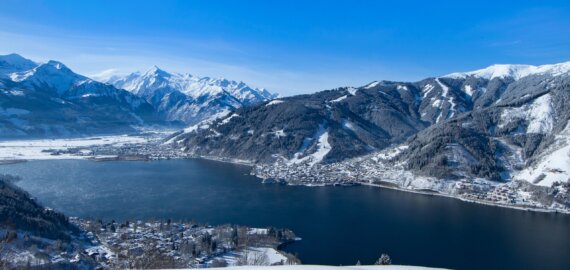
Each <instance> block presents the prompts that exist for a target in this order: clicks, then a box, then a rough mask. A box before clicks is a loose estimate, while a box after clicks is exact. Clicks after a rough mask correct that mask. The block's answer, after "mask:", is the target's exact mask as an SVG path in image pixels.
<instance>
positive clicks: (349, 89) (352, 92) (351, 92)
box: [346, 87, 358, 96]
mask: <svg viewBox="0 0 570 270" xmlns="http://www.w3.org/2000/svg"><path fill="white" fill-rule="evenodd" d="M346 91H348V93H350V94H351V95H353V96H354V95H356V91H358V89H356V88H354V87H348V88H346Z"/></svg>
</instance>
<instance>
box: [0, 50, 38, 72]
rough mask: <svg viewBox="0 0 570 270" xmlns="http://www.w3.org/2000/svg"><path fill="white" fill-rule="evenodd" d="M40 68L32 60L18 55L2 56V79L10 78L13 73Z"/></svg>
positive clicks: (0, 68) (0, 58)
mask: <svg viewBox="0 0 570 270" xmlns="http://www.w3.org/2000/svg"><path fill="white" fill-rule="evenodd" d="M36 66H38V64H37V63H35V62H33V61H32V60H29V59H26V58H24V57H22V56H20V55H18V54H15V53H13V54H8V55H0V78H2V77H8V76H10V74H11V73H14V72H21V71H25V70H30V69H33V68H34V67H36Z"/></svg>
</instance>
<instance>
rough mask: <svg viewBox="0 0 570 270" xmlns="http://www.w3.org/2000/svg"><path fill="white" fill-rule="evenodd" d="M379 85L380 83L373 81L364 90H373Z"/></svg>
mask: <svg viewBox="0 0 570 270" xmlns="http://www.w3.org/2000/svg"><path fill="white" fill-rule="evenodd" d="M379 83H380V82H377V81H374V82H371V83H370V84H368V85H367V86H365V87H364V88H366V89H370V88H373V87H375V86H377V85H378V84H379ZM353 95H354V94H353Z"/></svg>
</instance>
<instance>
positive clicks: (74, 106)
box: [0, 54, 160, 137]
mask: <svg viewBox="0 0 570 270" xmlns="http://www.w3.org/2000/svg"><path fill="white" fill-rule="evenodd" d="M159 120H160V119H158V117H157V115H156V113H155V112H154V110H153V108H152V106H151V105H150V104H149V103H147V102H146V101H145V100H144V99H142V98H140V97H138V96H136V95H134V94H132V93H130V92H128V91H125V90H120V89H117V88H115V87H113V86H111V85H108V84H104V83H100V82H97V81H94V80H91V79H89V78H87V77H85V76H83V75H80V74H77V73H75V72H73V71H72V70H71V69H69V68H68V67H66V66H65V65H64V64H63V63H60V62H57V61H48V62H47V63H40V64H37V63H34V62H33V61H31V60H28V59H25V58H23V57H21V56H19V55H16V54H10V55H5V56H0V137H21V136H34V137H45V136H49V137H59V136H78V135H94V134H100V133H111V132H117V131H121V132H123V131H128V130H132V129H133V127H132V126H133V125H144V124H151V123H158V122H159Z"/></svg>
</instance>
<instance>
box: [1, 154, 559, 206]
mask: <svg viewBox="0 0 570 270" xmlns="http://www.w3.org/2000/svg"><path fill="white" fill-rule="evenodd" d="M78 159H80V160H86V161H94V162H100V161H99V160H96V159H94V158H93V157H87V156H70V157H69V158H59V159H57V158H54V159H49V158H46V159H32V160H33V161H43V160H78ZM171 159H172V160H174V159H202V160H207V161H214V162H221V163H228V164H234V165H241V166H248V167H253V166H255V164H254V163H252V162H251V161H246V160H238V159H225V158H217V157H211V156H188V157H179V158H171ZM32 160H28V159H18V160H17V161H16V162H14V161H15V160H10V159H0V165H11V164H18V163H25V162H29V161H32ZM158 160H160V159H149V160H128V161H145V162H152V161H158ZM112 161H122V159H110V160H105V162H112ZM250 175H252V176H254V177H256V178H258V179H259V180H260V182H261V183H262V184H279V183H280V182H265V181H264V180H265V179H263V178H261V177H259V176H257V175H255V174H250ZM284 184H286V185H288V186H306V187H322V186H331V187H338V186H341V187H342V186H353V185H362V186H370V187H376V188H385V189H391V190H397V191H401V192H408V193H415V194H421V195H430V196H440V197H447V198H451V199H456V200H460V201H463V202H468V203H475V204H481V205H486V206H493V207H500V208H507V209H513V210H518V211H526V212H539V213H550V214H565V215H568V214H570V211H564V210H558V209H547V208H531V207H524V206H516V205H505V204H499V203H493V202H488V201H481V200H473V199H467V198H463V197H459V196H454V195H451V194H445V193H441V192H438V191H435V190H434V191H425V190H415V189H407V188H402V187H399V186H396V185H393V186H392V185H381V184H372V183H364V182H354V183H352V184H351V185H335V184H328V183H322V184H314V185H304V184H291V183H288V182H285V183H284Z"/></svg>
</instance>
